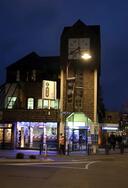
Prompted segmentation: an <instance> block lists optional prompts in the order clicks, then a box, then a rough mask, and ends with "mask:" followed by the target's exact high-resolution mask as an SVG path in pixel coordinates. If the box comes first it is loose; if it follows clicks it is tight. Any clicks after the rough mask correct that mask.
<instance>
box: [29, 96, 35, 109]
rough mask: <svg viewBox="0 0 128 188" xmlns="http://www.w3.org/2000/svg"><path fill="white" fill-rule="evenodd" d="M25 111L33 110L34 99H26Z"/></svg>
mask: <svg viewBox="0 0 128 188" xmlns="http://www.w3.org/2000/svg"><path fill="white" fill-rule="evenodd" d="M27 109H34V98H28V100H27Z"/></svg>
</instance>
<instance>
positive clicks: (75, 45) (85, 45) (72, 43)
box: [68, 38, 90, 59]
mask: <svg viewBox="0 0 128 188" xmlns="http://www.w3.org/2000/svg"><path fill="white" fill-rule="evenodd" d="M89 49H90V39H89V38H71V39H69V41H68V59H79V58H80V55H81V54H80V52H81V51H88V50H89Z"/></svg>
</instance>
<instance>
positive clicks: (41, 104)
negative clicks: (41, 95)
mask: <svg viewBox="0 0 128 188" xmlns="http://www.w3.org/2000/svg"><path fill="white" fill-rule="evenodd" d="M37 108H38V109H42V108H43V101H42V99H38V103H37Z"/></svg>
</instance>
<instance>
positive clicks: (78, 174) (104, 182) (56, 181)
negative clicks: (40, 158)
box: [0, 156, 128, 188]
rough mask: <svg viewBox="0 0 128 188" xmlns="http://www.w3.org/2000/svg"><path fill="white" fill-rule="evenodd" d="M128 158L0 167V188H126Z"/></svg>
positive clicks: (7, 164) (10, 164) (13, 163)
mask: <svg viewBox="0 0 128 188" xmlns="http://www.w3.org/2000/svg"><path fill="white" fill-rule="evenodd" d="M127 157H128V156H126V157H116V156H115V157H109V158H103V159H100V158H99V159H96V160H95V159H93V160H87V159H77V160H68V161H55V162H54V161H53V162H34V163H33V162H29V163H24V162H22V163H16V162H8V163H0V187H1V188H10V187H11V188H37V187H38V188H127V187H128V158H127Z"/></svg>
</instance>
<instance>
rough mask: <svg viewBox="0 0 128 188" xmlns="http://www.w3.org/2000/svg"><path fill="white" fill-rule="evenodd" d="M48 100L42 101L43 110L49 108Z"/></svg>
mask: <svg viewBox="0 0 128 188" xmlns="http://www.w3.org/2000/svg"><path fill="white" fill-rule="evenodd" d="M48 103H49V102H48V100H44V101H43V108H48V107H49V105H48Z"/></svg>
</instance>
